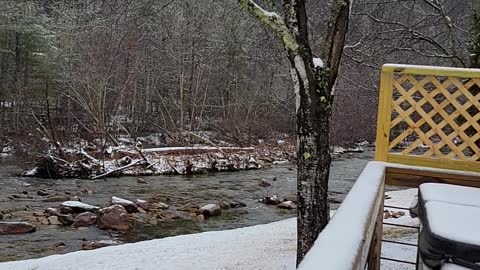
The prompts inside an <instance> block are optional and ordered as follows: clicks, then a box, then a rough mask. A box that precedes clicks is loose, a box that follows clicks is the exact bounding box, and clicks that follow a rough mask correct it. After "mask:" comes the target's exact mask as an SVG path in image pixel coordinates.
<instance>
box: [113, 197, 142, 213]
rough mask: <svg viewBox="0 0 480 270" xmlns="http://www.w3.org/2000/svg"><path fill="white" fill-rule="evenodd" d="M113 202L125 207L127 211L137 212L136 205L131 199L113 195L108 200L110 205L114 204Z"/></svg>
mask: <svg viewBox="0 0 480 270" xmlns="http://www.w3.org/2000/svg"><path fill="white" fill-rule="evenodd" d="M115 204H118V205H121V206H123V207H125V209H126V210H127V212H128V213H136V212H138V209H137V205H136V204H135V203H134V202H132V201H129V200H125V199H122V198H119V197H115V196H113V197H112V199H111V200H110V205H115Z"/></svg>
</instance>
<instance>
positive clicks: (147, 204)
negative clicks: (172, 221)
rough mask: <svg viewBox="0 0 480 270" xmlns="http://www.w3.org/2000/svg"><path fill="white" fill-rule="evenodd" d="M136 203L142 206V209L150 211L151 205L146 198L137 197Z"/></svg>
mask: <svg viewBox="0 0 480 270" xmlns="http://www.w3.org/2000/svg"><path fill="white" fill-rule="evenodd" d="M135 204H137V205H138V207H140V208H141V209H143V210H145V211H148V209H149V207H150V204H149V203H148V202H147V201H145V200H140V199H136V200H135ZM167 208H168V207H167Z"/></svg>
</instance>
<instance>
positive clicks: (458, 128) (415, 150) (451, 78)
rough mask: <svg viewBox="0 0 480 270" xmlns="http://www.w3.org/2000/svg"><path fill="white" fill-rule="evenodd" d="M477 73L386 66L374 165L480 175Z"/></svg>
mask: <svg viewBox="0 0 480 270" xmlns="http://www.w3.org/2000/svg"><path fill="white" fill-rule="evenodd" d="M479 112H480V70H479V69H461V68H445V67H428V66H407V65H385V66H384V67H383V68H382V79H381V89H380V101H379V109H378V124H377V142H376V143H377V145H376V147H377V150H376V157H375V159H376V160H380V161H387V162H392V163H400V164H409V165H416V166H425V167H433V168H444V169H454V170H465V171H477V172H480V113H479Z"/></svg>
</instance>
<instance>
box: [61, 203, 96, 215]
mask: <svg viewBox="0 0 480 270" xmlns="http://www.w3.org/2000/svg"><path fill="white" fill-rule="evenodd" d="M61 206H63V207H70V208H72V209H73V211H74V212H77V213H82V212H88V211H90V212H92V211H96V210H98V209H100V208H99V207H97V206H93V205H89V204H86V203H82V202H78V201H66V202H63V203H62V205H61Z"/></svg>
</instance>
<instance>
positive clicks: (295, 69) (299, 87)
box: [239, 0, 351, 265]
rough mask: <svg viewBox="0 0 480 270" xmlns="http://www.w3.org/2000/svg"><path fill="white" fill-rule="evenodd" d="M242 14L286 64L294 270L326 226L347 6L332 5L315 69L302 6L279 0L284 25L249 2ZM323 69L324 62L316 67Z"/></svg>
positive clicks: (334, 1)
mask: <svg viewBox="0 0 480 270" xmlns="http://www.w3.org/2000/svg"><path fill="white" fill-rule="evenodd" d="M239 2H240V4H241V5H242V7H243V8H245V9H246V10H248V11H250V12H251V13H252V14H254V15H255V16H256V17H257V18H258V19H259V20H260V21H261V22H262V23H264V24H265V25H268V26H270V27H271V28H272V29H273V30H275V31H276V32H277V35H278V36H279V37H280V38H281V40H282V41H283V45H284V47H285V49H286V51H287V53H288V59H289V60H290V64H291V75H292V81H293V83H294V88H295V93H296V98H297V102H296V106H297V140H298V150H297V151H298V153H297V157H298V160H297V169H298V175H297V197H298V207H297V209H298V215H297V241H298V243H297V265H298V264H300V262H301V261H302V260H303V258H304V256H305V255H306V253H307V252H308V250H310V248H311V247H312V246H313V244H314V242H315V240H316V239H317V237H318V235H319V234H320V232H321V231H322V230H323V229H324V228H325V226H326V225H327V223H328V221H329V217H330V209H329V204H328V179H329V172H330V164H331V160H332V159H331V153H330V135H329V134H330V118H331V115H332V105H333V97H334V86H335V82H336V79H337V74H338V70H339V66H340V60H341V55H342V53H343V47H344V43H345V36H346V34H347V30H348V21H349V13H350V4H351V3H350V1H349V0H331V1H330V2H331V3H330V6H331V7H332V9H331V11H332V14H331V19H330V24H329V25H331V27H330V29H329V31H328V34H327V38H326V39H325V43H324V44H322V53H321V54H322V59H326V63H325V64H324V65H315V63H314V60H313V54H312V50H311V48H310V44H309V37H308V19H307V12H306V7H305V0H284V1H283V10H284V14H285V15H284V19H282V18H280V17H279V16H278V15H276V14H274V13H271V12H266V11H264V10H263V9H262V8H261V7H259V6H258V5H257V4H256V3H254V2H252V1H251V0H239ZM321 62H322V63H323V61H321Z"/></svg>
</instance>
